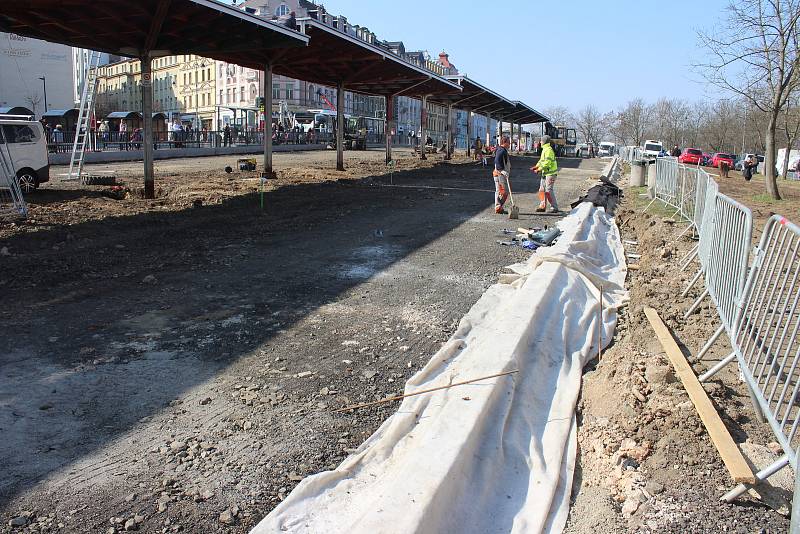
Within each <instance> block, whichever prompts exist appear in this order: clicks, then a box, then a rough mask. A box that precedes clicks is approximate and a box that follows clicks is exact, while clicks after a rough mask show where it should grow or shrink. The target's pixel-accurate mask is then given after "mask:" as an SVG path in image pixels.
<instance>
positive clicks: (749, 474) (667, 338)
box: [644, 307, 756, 484]
mask: <svg viewBox="0 0 800 534" xmlns="http://www.w3.org/2000/svg"><path fill="white" fill-rule="evenodd" d="M644 314H645V315H646V316H647V320H648V321H650V325H651V326H652V327H653V330H654V331H655V333H656V337H657V338H658V340H659V341H660V342H661V346H662V347H664V351H665V352H666V353H667V356H668V357H669V361H670V362H672V366H673V367H674V368H675V374H677V375H678V378H680V379H681V383H682V384H683V387H684V389H686V393H688V394H689V398H690V399H691V400H692V402H693V403H694V407H695V408H696V409H697V414H698V415H699V416H700V419H701V420H702V421H703V424H704V425H705V427H706V430H707V431H708V435H709V436H710V437H711V441H712V442H714V446H715V447H716V448H717V450H718V451H719V455H720V456H721V457H722V461H723V462H724V463H725V467H727V468H728V472H729V473H730V474H731V476H732V477H733V480H734V481H735V482H741V483H744V484H755V482H756V477H755V476H753V471H752V470H751V469H750V466H749V465H747V462H746V461H745V459H744V456H743V455H742V451H740V450H739V447H738V446H737V445H736V443H735V442H734V441H733V438H732V437H731V435H730V432H728V429H727V428H726V427H725V423H723V422H722V419H721V418H720V416H719V414H718V413H717V410H716V408H714V405H713V404H712V403H711V399H709V398H708V395H707V394H706V392H705V390H704V389H703V386H702V385H700V381H699V380H697V376H696V375H695V374H694V371H693V370H692V368H691V366H690V365H689V362H687V361H686V358H685V357H684V356H683V352H681V349H680V348H679V347H678V344H677V343H676V342H675V339H674V338H673V337H672V334H671V333H670V331H669V330H668V329H667V327H666V325H665V324H664V322H663V321H662V320H661V317H659V316H658V312H656V310H654V309H653V308H649V307H645V309H644Z"/></svg>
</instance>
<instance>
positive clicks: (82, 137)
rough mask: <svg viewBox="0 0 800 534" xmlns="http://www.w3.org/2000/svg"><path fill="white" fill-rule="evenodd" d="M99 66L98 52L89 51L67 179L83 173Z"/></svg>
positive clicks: (76, 178)
mask: <svg viewBox="0 0 800 534" xmlns="http://www.w3.org/2000/svg"><path fill="white" fill-rule="evenodd" d="M99 66H100V52H95V51H94V50H92V51H90V52H89V64H88V70H87V72H86V80H85V81H84V83H83V90H82V91H81V106H80V110H79V111H78V123H77V124H76V125H75V139H74V141H73V142H72V156H71V157H70V159H69V174H67V180H78V179H80V178H81V177H82V176H81V175H82V173H83V161H84V158H85V157H86V142H87V141H88V139H89V136H90V135H92V132H91V121H92V116H93V115H94V103H95V95H96V94H97V82H98V80H99V78H98V77H97V69H98V67H99Z"/></svg>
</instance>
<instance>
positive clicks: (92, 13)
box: [0, 0, 308, 69]
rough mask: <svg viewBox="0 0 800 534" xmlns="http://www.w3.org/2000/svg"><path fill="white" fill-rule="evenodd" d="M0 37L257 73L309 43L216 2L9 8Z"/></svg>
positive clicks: (41, 3) (75, 1)
mask: <svg viewBox="0 0 800 534" xmlns="http://www.w3.org/2000/svg"><path fill="white" fill-rule="evenodd" d="M0 31H3V32H8V33H16V34H18V35H24V36H26V37H32V38H35V39H43V40H45V41H50V42H53V43H61V44H65V45H69V46H75V47H79V48H88V49H90V50H98V51H100V52H108V53H111V54H119V55H122V56H128V57H142V56H144V55H146V54H150V55H152V56H168V55H175V54H196V55H200V56H205V57H210V58H213V59H218V60H220V61H227V62H230V63H236V64H239V65H243V66H247V67H251V68H257V69H262V68H263V67H264V64H265V63H266V61H267V59H268V58H267V56H266V54H267V51H268V50H270V49H273V48H282V49H286V48H291V47H303V46H305V45H306V44H307V43H308V37H306V36H304V35H302V34H300V33H298V32H297V31H294V30H292V29H289V28H286V27H285V26H281V25H279V24H276V23H273V22H269V21H266V20H264V19H263V18H260V17H257V16H255V15H251V14H250V13H247V12H246V11H243V10H241V9H238V8H235V7H232V6H230V5H227V4H223V3H221V2H218V1H216V0H135V1H130V0H93V1H87V0H16V1H14V2H3V9H2V10H0Z"/></svg>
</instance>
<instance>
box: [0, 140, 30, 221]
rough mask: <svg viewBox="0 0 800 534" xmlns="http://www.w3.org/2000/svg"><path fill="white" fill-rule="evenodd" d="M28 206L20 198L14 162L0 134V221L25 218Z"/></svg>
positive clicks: (22, 198)
mask: <svg viewBox="0 0 800 534" xmlns="http://www.w3.org/2000/svg"><path fill="white" fill-rule="evenodd" d="M27 216H28V205H27V204H26V203H25V197H24V196H22V189H20V187H19V180H17V174H16V173H15V172H14V162H13V160H12V159H11V152H10V151H9V149H8V143H6V142H5V139H4V137H3V133H2V132H0V219H5V218H14V219H16V218H22V219H24V218H26V217H27Z"/></svg>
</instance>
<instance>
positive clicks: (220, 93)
mask: <svg viewBox="0 0 800 534" xmlns="http://www.w3.org/2000/svg"><path fill="white" fill-rule="evenodd" d="M222 102H224V100H222V89H220V90H219V103H220V104H222Z"/></svg>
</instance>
